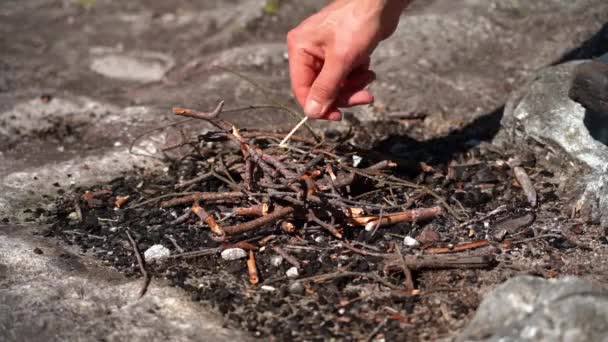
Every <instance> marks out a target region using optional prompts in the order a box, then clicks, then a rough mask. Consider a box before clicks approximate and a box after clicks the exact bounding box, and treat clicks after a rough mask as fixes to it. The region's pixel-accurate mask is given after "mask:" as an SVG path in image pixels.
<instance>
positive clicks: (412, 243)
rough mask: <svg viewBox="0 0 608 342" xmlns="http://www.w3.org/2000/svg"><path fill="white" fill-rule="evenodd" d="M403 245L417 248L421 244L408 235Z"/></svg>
mask: <svg viewBox="0 0 608 342" xmlns="http://www.w3.org/2000/svg"><path fill="white" fill-rule="evenodd" d="M403 244H404V245H406V246H408V247H416V246H418V245H419V244H420V242H418V240H416V239H414V238H413V237H411V236H409V235H408V236H406V237H405V238H404V239H403Z"/></svg>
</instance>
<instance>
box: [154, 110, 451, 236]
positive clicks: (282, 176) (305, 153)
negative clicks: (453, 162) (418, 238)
mask: <svg viewBox="0 0 608 342" xmlns="http://www.w3.org/2000/svg"><path fill="white" fill-rule="evenodd" d="M222 108H223V102H221V103H220V104H219V105H218V106H217V107H216V108H215V110H213V111H212V112H209V113H205V112H200V111H196V110H192V109H187V108H174V109H173V113H175V114H176V115H179V116H185V117H189V118H194V119H199V120H204V121H206V122H208V123H210V124H211V125H212V126H213V127H215V129H216V130H215V131H213V132H208V133H206V134H204V135H202V136H199V141H200V140H203V141H205V140H206V139H208V141H212V142H214V143H216V142H219V143H226V144H232V148H234V149H233V150H232V151H239V153H240V155H241V157H240V158H239V157H236V158H234V157H235V156H232V157H233V159H231V160H230V162H229V163H224V161H223V159H222V158H221V157H220V158H218V159H220V160H221V164H218V163H209V164H208V166H209V167H208V171H207V173H203V174H201V176H197V177H196V178H193V179H191V180H182V181H181V183H180V184H178V185H177V186H176V188H182V187H185V186H188V189H192V188H195V187H196V186H197V184H199V183H200V182H203V181H208V180H210V179H212V178H215V179H217V180H219V181H220V182H222V183H224V184H225V185H226V186H227V187H228V188H230V189H232V191H218V192H188V193H187V194H184V195H183V196H173V198H171V199H168V200H165V201H163V202H162V203H161V204H160V206H161V207H162V208H170V207H176V206H182V207H183V206H186V205H188V206H191V208H190V212H191V213H194V214H195V215H196V216H198V217H199V220H200V224H203V225H205V226H207V227H208V228H209V229H210V231H211V235H212V237H213V238H214V239H215V240H218V241H222V240H225V239H227V238H230V237H235V236H238V235H240V234H243V233H246V232H251V231H255V230H258V229H261V228H264V227H277V228H280V229H282V230H283V231H285V232H290V233H293V232H296V231H297V230H298V229H299V227H301V226H302V225H304V224H306V225H308V227H310V226H311V225H312V226H316V227H319V228H321V229H324V230H326V231H328V232H329V233H330V234H332V235H333V236H335V237H336V238H338V239H342V237H343V235H344V233H345V231H347V230H348V229H349V228H354V227H360V226H366V225H371V224H373V225H374V227H375V229H377V228H378V227H381V226H386V225H391V224H395V223H398V222H416V221H423V220H431V219H433V218H436V217H438V216H440V215H443V214H444V209H443V208H445V209H446V210H447V211H448V212H451V211H450V208H448V207H446V205H445V203H442V202H439V203H440V204H441V205H443V208H442V207H439V206H436V207H431V208H414V209H409V207H410V206H411V205H412V203H409V202H408V201H407V197H404V198H403V199H402V200H401V201H399V202H401V203H402V205H399V204H397V205H392V206H385V205H380V204H377V203H374V201H372V202H370V201H361V200H359V199H357V198H360V197H357V196H353V195H352V194H351V193H350V192H351V189H352V188H353V187H357V189H359V190H358V191H360V189H366V190H364V191H365V192H367V193H369V194H373V195H374V196H376V198H377V201H375V202H383V201H382V198H383V196H384V198H386V197H388V196H389V194H388V192H387V191H386V190H383V188H384V185H383V184H384V182H386V181H389V182H394V180H395V179H396V178H394V177H392V178H388V177H391V176H390V175H389V174H388V172H390V170H391V169H393V168H395V167H397V164H396V163H395V162H393V161H391V160H380V161H377V160H376V161H372V160H369V161H366V162H365V164H367V166H366V167H363V168H355V167H354V166H353V165H351V164H350V163H349V162H348V161H350V160H351V159H352V158H344V157H343V156H344V155H347V156H348V155H349V154H351V155H354V152H352V150H349V146H348V145H345V144H344V145H340V144H337V145H336V144H334V145H332V146H329V144H324V143H316V142H315V141H313V140H308V139H305V138H301V137H297V136H294V137H293V138H292V140H291V141H292V142H293V144H290V145H289V146H284V145H283V146H280V145H279V144H277V143H278V142H279V140H280V138H281V136H280V135H278V136H277V135H272V134H268V133H266V134H264V133H260V134H255V133H251V132H243V133H241V132H240V130H239V129H238V128H237V127H235V126H234V125H233V124H232V123H230V122H228V121H226V120H224V119H221V118H220V117H219V115H220V113H221V112H222ZM283 137H284V136H283ZM189 141H192V140H189ZM188 145H191V144H188V143H183V144H180V146H188ZM230 149H231V147H230V146H229V145H228V146H225V147H224V146H222V151H228V150H230ZM196 152H198V153H201V152H200V151H199V150H196ZM364 166H365V165H364ZM201 171H202V172H205V171H204V170H201ZM403 184H407V183H406V182H403ZM359 195H361V194H359ZM390 195H391V196H393V194H392V193H391V194H390ZM410 202H411V201H410ZM214 206H217V207H218V210H214V209H213V208H214ZM220 207H221V208H226V207H228V208H229V209H230V211H231V213H229V214H228V216H227V217H226V220H227V222H228V223H220V222H224V221H225V220H224V219H222V220H219V218H218V221H216V219H215V217H214V216H215V215H217V214H218V213H219V212H220V210H219V208H220ZM406 209H408V210H406ZM207 210H209V212H208V211H207ZM353 211H357V215H352V213H353ZM217 217H219V216H217ZM231 217H232V218H231ZM237 218H240V219H237ZM187 219H188V217H186V218H185V219H183V220H187ZM180 222H183V221H180Z"/></svg>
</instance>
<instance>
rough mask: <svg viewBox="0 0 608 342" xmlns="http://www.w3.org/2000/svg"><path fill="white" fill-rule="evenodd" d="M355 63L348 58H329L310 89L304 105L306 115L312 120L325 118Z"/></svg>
mask: <svg viewBox="0 0 608 342" xmlns="http://www.w3.org/2000/svg"><path fill="white" fill-rule="evenodd" d="M352 65H353V61H352V60H350V58H348V57H341V58H339V57H337V56H335V55H334V56H331V55H330V56H328V58H326V60H325V63H324V64H323V68H322V69H321V72H320V73H319V75H318V76H317V78H316V79H315V80H314V82H313V83H312V85H311V87H310V92H309V93H308V96H307V98H306V103H305V104H304V113H305V114H306V115H307V116H308V117H310V118H312V119H319V118H321V117H323V116H324V114H325V113H326V112H327V111H328V109H329V108H330V107H331V106H332V105H333V103H334V101H335V100H336V98H337V96H338V93H339V91H340V88H341V85H342V82H343V81H344V80H345V79H346V77H347V76H348V74H349V73H350V71H351V68H352Z"/></svg>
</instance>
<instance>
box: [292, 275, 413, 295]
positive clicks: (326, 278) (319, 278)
mask: <svg viewBox="0 0 608 342" xmlns="http://www.w3.org/2000/svg"><path fill="white" fill-rule="evenodd" d="M354 277H361V278H366V279H370V280H373V281H375V282H377V283H380V284H382V285H384V286H386V287H388V288H390V289H392V290H403V289H402V288H401V287H400V286H396V285H394V284H391V283H390V282H389V281H387V280H386V279H383V278H381V277H380V276H379V275H377V274H375V273H371V272H370V273H364V272H349V271H338V272H334V273H326V274H321V275H317V276H313V277H309V278H303V279H299V280H296V281H297V282H307V281H312V282H314V283H324V282H326V281H330V280H335V279H340V278H354Z"/></svg>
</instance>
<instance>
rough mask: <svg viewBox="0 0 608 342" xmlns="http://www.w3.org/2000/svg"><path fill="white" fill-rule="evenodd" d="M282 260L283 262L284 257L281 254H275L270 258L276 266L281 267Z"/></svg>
mask: <svg viewBox="0 0 608 342" xmlns="http://www.w3.org/2000/svg"><path fill="white" fill-rule="evenodd" d="M282 262H283V257H282V256H280V255H275V256H273V257H272V258H270V264H271V265H272V266H274V267H279V265H281V263H282Z"/></svg>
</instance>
